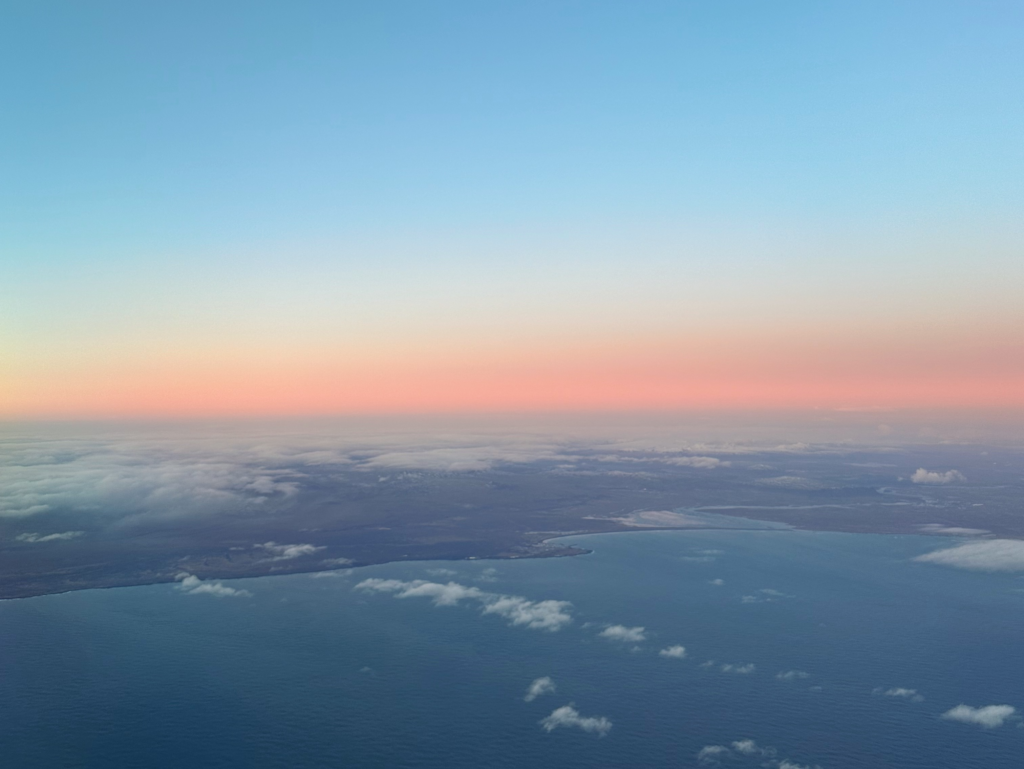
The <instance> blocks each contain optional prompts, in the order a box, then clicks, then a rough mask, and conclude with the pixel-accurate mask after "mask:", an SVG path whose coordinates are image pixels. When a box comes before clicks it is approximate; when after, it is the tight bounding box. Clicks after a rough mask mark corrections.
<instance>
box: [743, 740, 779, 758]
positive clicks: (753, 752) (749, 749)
mask: <svg viewBox="0 0 1024 769" xmlns="http://www.w3.org/2000/svg"><path fill="white" fill-rule="evenodd" d="M732 749H733V750H735V751H736V752H737V753H739V754H740V755H743V756H772V755H775V748H762V747H761V746H759V745H758V744H757V743H756V742H754V741H753V740H736V741H735V742H733V743H732Z"/></svg>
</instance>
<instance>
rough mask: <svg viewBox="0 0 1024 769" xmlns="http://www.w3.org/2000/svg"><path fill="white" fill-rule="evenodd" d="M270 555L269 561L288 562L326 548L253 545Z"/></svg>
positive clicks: (267, 544)
mask: <svg viewBox="0 0 1024 769" xmlns="http://www.w3.org/2000/svg"><path fill="white" fill-rule="evenodd" d="M255 547H259V548H262V549H263V550H266V551H267V552H268V553H270V554H271V556H272V557H271V558H268V559H267V560H270V561H290V560H292V559H293V558H301V557H302V556H304V555H312V554H313V553H315V552H317V551H318V550H326V547H324V546H320V547H317V546H316V545H279V544H277V543H276V542H264V543H263V544H262V545H255ZM350 563H351V562H350Z"/></svg>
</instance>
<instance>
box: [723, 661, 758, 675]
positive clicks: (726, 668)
mask: <svg viewBox="0 0 1024 769" xmlns="http://www.w3.org/2000/svg"><path fill="white" fill-rule="evenodd" d="M756 669H757V666H756V665H754V663H752V662H748V663H747V664H746V665H739V664H731V663H726V664H724V665H722V667H721V668H720V670H721V671H722V672H723V673H740V674H746V673H753V672H754V671H755V670H756Z"/></svg>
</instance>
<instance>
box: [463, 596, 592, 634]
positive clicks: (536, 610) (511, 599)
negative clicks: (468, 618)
mask: <svg viewBox="0 0 1024 769" xmlns="http://www.w3.org/2000/svg"><path fill="white" fill-rule="evenodd" d="M571 607H572V604H571V603H569V602H568V601H551V600H548V601H528V600H527V599H525V598H522V597H521V596H517V595H502V596H497V597H494V598H493V600H490V601H489V602H488V603H487V604H486V605H485V606H484V610H483V613H484V614H498V615H501V616H502V617H505V618H506V619H508V620H509V624H511V625H524V626H526V627H528V628H530V629H531V630H547V631H549V632H552V633H553V632H556V631H558V630H561V629H562V628H563V627H565V626H566V625H568V624H569V623H570V622H572V615H571V614H570V613H569V610H570V609H571Z"/></svg>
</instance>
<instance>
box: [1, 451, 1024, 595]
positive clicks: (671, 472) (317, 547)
mask: <svg viewBox="0 0 1024 769" xmlns="http://www.w3.org/2000/svg"><path fill="white" fill-rule="evenodd" d="M399 448H400V449H401V450H396V447H395V446H394V445H389V446H388V447H386V448H381V447H380V446H375V447H371V448H365V447H364V448H360V447H359V446H355V447H353V446H350V445H346V446H344V447H342V448H338V447H335V446H334V445H333V444H331V443H330V441H326V442H325V441H324V440H323V439H318V441H317V442H315V443H314V444H313V445H310V444H309V443H308V442H303V441H301V440H298V439H296V440H294V441H292V443H290V444H288V445H286V446H285V447H284V448H282V447H281V445H279V443H275V444H274V445H273V446H269V445H266V444H259V443H252V442H249V443H245V442H241V443H240V442H235V443H232V444H230V445H228V444H225V443H223V442H219V443H218V442H212V443H211V442H206V443H203V442H200V443H195V442H191V443H189V442H181V441H168V440H140V439H138V438H137V437H135V438H132V439H131V440H127V439H123V438H116V439H115V438H107V439H103V440H96V439H90V440H89V441H83V440H81V439H76V440H68V439H61V440H55V439H48V440H42V439H38V440H37V439H29V438H18V439H16V440H15V439H11V440H9V441H7V442H6V443H5V444H4V445H3V450H4V455H3V458H4V468H5V469H4V470H3V476H2V478H3V485H2V487H0V488H2V491H0V503H2V505H3V507H2V508H0V511H2V514H0V597H3V598H13V597H23V596H32V595H39V594H44V593H54V592H63V591H68V590H78V589H85V588H94V587H111V586H119V585H138V584H148V583H156V582H168V581H173V580H174V579H175V578H176V577H178V576H180V575H181V574H183V573H189V574H194V575H196V576H198V577H200V578H201V579H212V578H233V577H251V576H258V575H264V574H282V573H290V572H309V571H321V570H326V569H336V568H345V567H348V566H360V565H367V564H374V563H383V562H388V561H399V560H429V559H446V560H448V559H451V560H457V559H468V558H523V557H543V556H561V555H572V554H575V553H577V552H580V551H577V550H573V549H570V548H565V547H562V546H560V545H558V543H557V540H556V541H555V542H551V543H547V542H546V541H547V540H550V539H552V538H554V537H557V536H559V535H561V534H569V533H596V532H610V531H623V530H629V529H633V528H636V527H637V526H641V527H648V528H652V527H653V528H659V527H664V528H675V527H704V528H715V527H720V526H727V527H732V526H744V525H747V524H744V523H743V521H739V522H737V521H732V520H730V519H724V518H721V517H719V516H739V517H742V518H744V519H748V520H752V521H762V522H773V523H775V524H785V525H788V526H792V527H795V528H801V529H815V530H827V531H846V532H876V533H903V534H922V533H924V534H954V535H956V534H959V535H968V536H969V535H971V534H972V533H973V534H974V535H977V536H991V537H1005V538H1024V454H1022V452H1021V451H1019V450H1016V449H1009V448H998V447H991V446H988V447H986V446H978V445H960V446H941V445H940V446H926V447H910V448H906V447H904V448H889V447H887V448H858V447H850V446H842V445H818V446H805V445H795V446H779V447H770V448H757V447H754V448H751V447H743V448H741V449H740V448H736V447H725V448H722V449H719V450H716V449H715V448H714V447H712V446H705V447H701V448H700V449H699V450H695V449H664V448H658V449H651V448H633V447H626V448H623V447H621V446H619V447H612V448H609V447H608V446H602V445H590V444H585V443H584V444H581V443H579V442H576V443H572V444H568V443H558V442H548V443H543V444H537V443H530V444H529V445H523V444H522V443H518V444H515V445H509V444H507V443H501V444H487V443H483V442H479V441H478V442H476V443H474V444H466V443H465V442H461V443H456V444H454V445H452V444H445V445H443V446H441V447H440V448H438V447H437V446H436V445H424V444H422V443H421V444H417V445H416V446H413V447H407V446H402V447H399ZM915 473H916V474H917V475H916V476H915ZM671 511H675V513H672V512H671ZM750 525H754V524H750ZM958 529H968V530H974V531H973V532H972V531H957V530H958Z"/></svg>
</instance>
